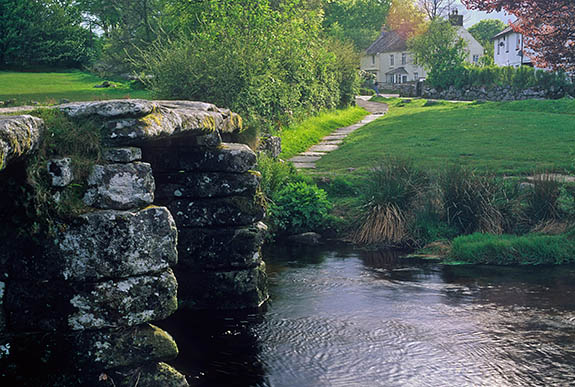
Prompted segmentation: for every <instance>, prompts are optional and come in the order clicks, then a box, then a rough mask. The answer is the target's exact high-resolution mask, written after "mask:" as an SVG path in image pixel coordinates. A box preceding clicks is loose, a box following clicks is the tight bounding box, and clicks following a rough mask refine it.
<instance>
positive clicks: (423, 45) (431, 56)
mask: <svg viewBox="0 0 575 387" xmlns="http://www.w3.org/2000/svg"><path fill="white" fill-rule="evenodd" d="M407 43H408V47H409V49H410V50H411V51H412V52H413V53H414V55H415V60H416V61H417V63H419V64H421V65H423V67H424V68H425V69H426V70H428V71H429V76H428V79H429V81H430V83H431V84H432V85H434V86H435V85H442V84H446V83H445V82H444V79H445V78H450V77H452V76H453V74H457V73H458V72H460V71H459V70H460V69H461V68H462V67H463V63H464V62H465V57H466V56H467V53H466V51H465V48H466V42H465V40H463V39H462V38H461V37H459V35H458V34H457V30H456V28H455V27H453V26H452V25H451V23H449V21H446V20H443V19H439V18H438V19H435V20H433V21H432V22H431V23H430V25H429V28H428V29H427V31H426V32H425V33H423V34H421V35H418V36H415V37H413V38H412V39H410V40H409V41H408V42H407Z"/></svg>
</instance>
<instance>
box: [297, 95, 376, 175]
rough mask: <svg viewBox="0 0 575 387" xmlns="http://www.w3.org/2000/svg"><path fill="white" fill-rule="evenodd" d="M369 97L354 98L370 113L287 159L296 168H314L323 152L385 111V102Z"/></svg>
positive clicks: (337, 146) (334, 147)
mask: <svg viewBox="0 0 575 387" xmlns="http://www.w3.org/2000/svg"><path fill="white" fill-rule="evenodd" d="M370 98H371V97H370V96H360V97H356V99H355V103H356V105H357V106H360V107H362V108H364V109H365V110H367V111H368V112H369V113H370V114H369V115H368V116H365V118H364V119H363V120H361V121H360V122H358V123H357V124H354V125H351V126H346V127H343V128H339V129H336V131H335V132H333V133H331V134H329V135H328V136H325V137H324V138H323V139H322V140H321V142H320V143H319V144H316V145H314V146H312V147H311V148H309V149H308V150H307V151H305V152H302V153H300V154H298V155H296V156H294V157H292V158H291V159H289V161H291V162H293V165H294V166H295V167H296V168H298V169H314V168H315V163H316V161H318V160H319V159H321V158H322V157H323V156H324V155H325V154H327V153H329V152H333V151H334V150H336V149H338V148H339V145H340V144H341V143H342V142H343V139H344V138H346V137H347V136H348V135H349V134H350V133H352V132H353V131H355V130H357V129H359V128H361V127H362V126H364V125H367V124H369V123H370V122H373V121H375V120H377V119H378V118H380V117H381V116H383V115H384V114H385V113H387V105H386V104H384V103H380V102H371V101H369V99H370Z"/></svg>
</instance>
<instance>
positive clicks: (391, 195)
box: [352, 157, 427, 245]
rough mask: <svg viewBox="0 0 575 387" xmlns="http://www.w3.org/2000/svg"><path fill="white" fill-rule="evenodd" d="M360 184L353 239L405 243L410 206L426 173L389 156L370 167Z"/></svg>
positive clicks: (422, 183)
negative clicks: (360, 198)
mask: <svg viewBox="0 0 575 387" xmlns="http://www.w3.org/2000/svg"><path fill="white" fill-rule="evenodd" d="M364 184H365V185H364V187H363V208H362V214H363V216H362V219H361V224H360V226H359V228H358V229H357V231H356V232H355V233H354V234H353V236H352V239H353V241H354V242H356V243H360V244H380V243H383V244H389V245H401V244H403V243H404V242H406V240H407V239H408V237H409V233H408V229H409V228H408V218H409V211H410V207H411V205H412V204H413V203H414V202H415V199H416V197H417V196H418V195H419V194H420V193H421V192H422V191H423V189H424V187H425V186H426V185H427V177H426V175H425V174H424V173H422V172H421V171H419V170H417V169H416V168H414V167H413V163H412V162H410V161H409V160H403V159H398V158H391V157H390V158H387V160H386V161H385V162H384V163H382V164H381V165H380V166H378V167H376V168H374V169H373V170H372V172H371V173H370V175H369V176H368V177H367V179H366V181H365V183H364Z"/></svg>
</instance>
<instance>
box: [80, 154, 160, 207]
mask: <svg viewBox="0 0 575 387" xmlns="http://www.w3.org/2000/svg"><path fill="white" fill-rule="evenodd" d="M88 185H89V186H90V188H89V189H88V191H87V192H86V195H85V196H84V203H86V205H88V206H91V207H95V208H102V209H113V210H127V209H131V208H138V207H144V206H147V205H149V204H151V203H152V202H153V201H154V190H155V184H154V176H153V175H152V168H151V166H150V164H147V163H140V162H136V163H130V164H108V165H95V166H94V168H93V170H92V173H91V174H90V176H89V177H88Z"/></svg>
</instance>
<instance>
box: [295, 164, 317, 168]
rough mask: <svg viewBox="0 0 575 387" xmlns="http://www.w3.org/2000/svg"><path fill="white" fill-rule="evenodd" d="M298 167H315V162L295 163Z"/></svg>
mask: <svg viewBox="0 0 575 387" xmlns="http://www.w3.org/2000/svg"><path fill="white" fill-rule="evenodd" d="M293 166H294V167H296V168H297V169H315V163H293Z"/></svg>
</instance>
